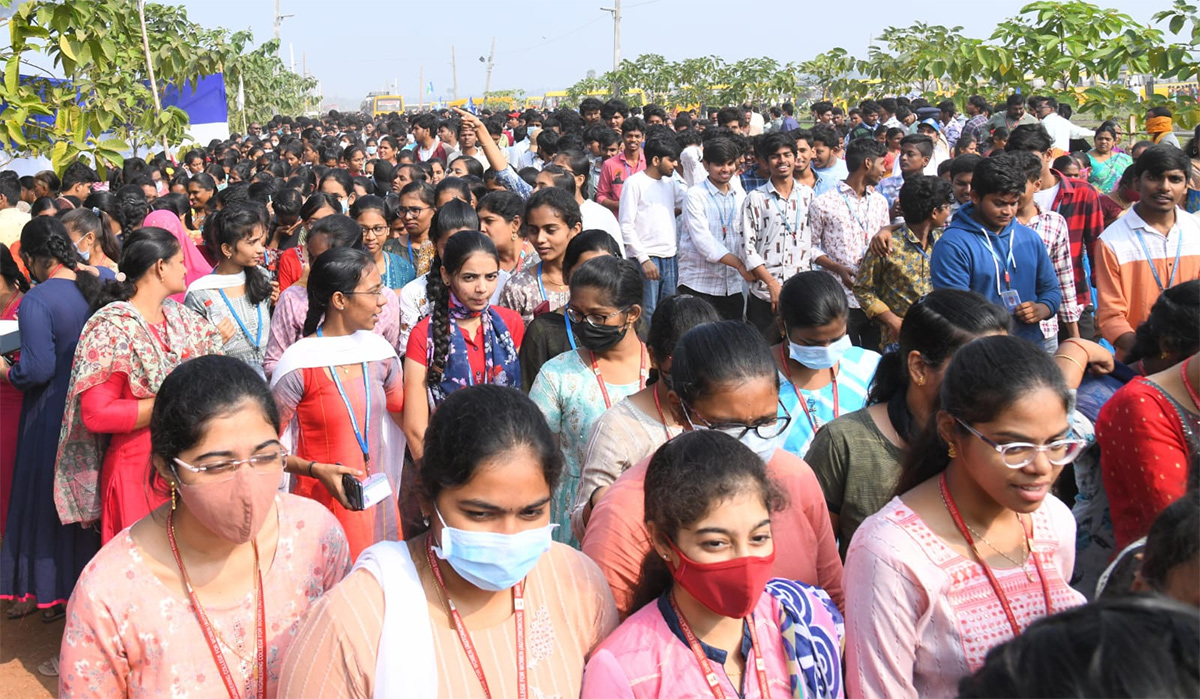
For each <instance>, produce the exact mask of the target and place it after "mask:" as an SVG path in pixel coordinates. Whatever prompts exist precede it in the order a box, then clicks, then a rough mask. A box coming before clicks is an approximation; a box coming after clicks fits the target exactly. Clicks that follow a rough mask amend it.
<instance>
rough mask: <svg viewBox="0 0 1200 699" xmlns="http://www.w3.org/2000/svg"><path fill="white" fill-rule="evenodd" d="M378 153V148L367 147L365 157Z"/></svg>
mask: <svg viewBox="0 0 1200 699" xmlns="http://www.w3.org/2000/svg"><path fill="white" fill-rule="evenodd" d="M378 152H379V147H378V146H367V155H375V154H376V153H378Z"/></svg>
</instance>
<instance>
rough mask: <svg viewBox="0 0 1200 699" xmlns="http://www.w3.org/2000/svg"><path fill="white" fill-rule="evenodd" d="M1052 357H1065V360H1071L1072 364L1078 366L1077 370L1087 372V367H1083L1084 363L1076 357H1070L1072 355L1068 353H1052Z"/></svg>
mask: <svg viewBox="0 0 1200 699" xmlns="http://www.w3.org/2000/svg"><path fill="white" fill-rule="evenodd" d="M1054 358H1055V359H1065V360H1067V361H1068V362H1071V363H1072V364H1074V365H1075V366H1077V367H1079V370H1080V371H1082V372H1083V373H1085V374H1086V373H1087V367H1085V366H1084V365H1082V364H1080V363H1079V360H1078V359H1076V358H1074V357H1072V356H1071V355H1069V354H1056V355H1054Z"/></svg>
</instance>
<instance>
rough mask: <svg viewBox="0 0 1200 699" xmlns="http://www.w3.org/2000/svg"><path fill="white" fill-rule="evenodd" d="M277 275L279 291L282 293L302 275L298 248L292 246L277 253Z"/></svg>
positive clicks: (302, 269)
mask: <svg viewBox="0 0 1200 699" xmlns="http://www.w3.org/2000/svg"><path fill="white" fill-rule="evenodd" d="M277 265H278V276H277V279H278V281H279V292H280V293H283V291H284V290H285V289H287V288H288V287H289V286H291V285H292V284H295V283H296V282H298V281H300V277H302V276H304V265H303V264H301V262H300V248H299V247H294V248H289V249H287V250H284V251H283V252H281V253H279V262H278V263H277Z"/></svg>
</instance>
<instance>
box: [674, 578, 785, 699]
mask: <svg viewBox="0 0 1200 699" xmlns="http://www.w3.org/2000/svg"><path fill="white" fill-rule="evenodd" d="M670 600H671V609H673V610H674V611H675V617H676V618H677V619H678V620H679V629H680V630H681V631H683V637H684V638H686V639H687V643H688V647H689V648H691V649H692V655H694V656H696V662H697V663H699V664H700V672H703V673H704V679H705V680H707V681H708V688H709V690H710V691H712V694H713V696H714V697H715V698H716V699H725V692H724V691H723V690H722V689H721V680H720V679H719V678H718V677H717V673H715V672H713V671H712V666H710V665H709V664H708V656H707V655H705V654H704V649H703V648H701V647H700V639H698V638H696V634H695V633H694V632H693V631H692V627H691V626H689V625H688V622H687V619H685V618H684V617H683V613H682V612H680V611H679V604H678V603H676V602H675V593H674V591H672V592H671V596H670ZM746 626H747V627H748V628H749V629H750V647H751V648H752V649H753V651H754V672H755V674H757V675H758V691H759V693H760V694H761V695H762V697H763V699H769V697H770V696H771V688H770V685H769V684H768V683H767V664H766V661H764V660H763V657H762V654H761V653H760V652H759V650H758V631H757V630H756V629H755V628H754V615H753V614H751V615H750V616H749V617H747V619H746ZM746 662H747V664H748V663H749V662H750V659H749V658H746ZM735 689H736V688H735Z"/></svg>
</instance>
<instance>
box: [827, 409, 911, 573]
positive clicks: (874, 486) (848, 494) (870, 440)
mask: <svg viewBox="0 0 1200 699" xmlns="http://www.w3.org/2000/svg"><path fill="white" fill-rule="evenodd" d="M901 453H902V450H901V449H900V447H898V446H896V445H895V444H892V443H891V442H890V441H888V438H887V437H885V436H884V435H883V433H882V432H880V431H879V428H878V427H877V426H876V425H875V421H874V420H873V419H871V415H870V414H869V413H868V412H867V409H866V408H863V409H862V410H856V411H854V412H852V413H849V414H846V415H843V416H841V417H839V418H837V419H836V420H833V421H832V422H830V423H828V424H827V425H825V426H824V427H822V428H821V431H819V432H817V436H816V437H813V441H812V444H811V445H810V446H809V448H808V454H807V455H806V456H805V457H804V460H805V461H806V462H808V465H809V466H811V467H812V470H813V473H815V474H816V475H817V481H818V482H820V484H821V490H822V491H824V493H825V503H826V505H828V507H829V511H830V512H832V513H833V514H835V515H837V516H838V531H837V537H838V550H839V552H840V553H841V554H842V558H843V559H845V558H846V549H848V548H849V547H850V539H851V538H852V537H853V536H854V532H855V531H857V530H858V527H859V525H861V524H862V523H863V520H865V519H866V518H867V517H870V516H871V515H873V514H875V513H876V512H878V511H879V510H881V509H883V506H884V505H886V504H887V502H888V500H891V498H892V495H894V494H895V493H894V492H893V491H894V490H895V489H896V482H897V481H898V480H899V478H900V456H901ZM851 454H853V457H852V456H851Z"/></svg>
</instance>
